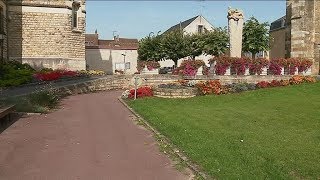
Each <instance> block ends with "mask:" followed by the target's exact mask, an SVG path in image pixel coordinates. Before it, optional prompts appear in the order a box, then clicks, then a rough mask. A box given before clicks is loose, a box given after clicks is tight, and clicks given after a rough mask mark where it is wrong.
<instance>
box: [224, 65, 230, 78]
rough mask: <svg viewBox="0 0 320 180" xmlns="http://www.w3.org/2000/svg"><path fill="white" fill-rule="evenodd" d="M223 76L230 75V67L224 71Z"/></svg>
mask: <svg viewBox="0 0 320 180" xmlns="http://www.w3.org/2000/svg"><path fill="white" fill-rule="evenodd" d="M224 75H225V76H230V75H231V69H230V67H228V69H227V71H226V73H225V74H224Z"/></svg>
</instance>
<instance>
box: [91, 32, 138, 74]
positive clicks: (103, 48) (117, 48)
mask: <svg viewBox="0 0 320 180" xmlns="http://www.w3.org/2000/svg"><path fill="white" fill-rule="evenodd" d="M85 44H86V63H87V69H89V70H102V71H104V72H106V73H107V74H114V73H115V72H116V71H117V72H124V73H125V74H133V73H135V72H136V71H137V68H136V67H137V60H138V51H137V50H138V47H139V42H138V39H128V38H120V37H119V36H115V37H114V39H112V40H103V39H99V34H98V33H97V32H96V33H94V34H86V38H85Z"/></svg>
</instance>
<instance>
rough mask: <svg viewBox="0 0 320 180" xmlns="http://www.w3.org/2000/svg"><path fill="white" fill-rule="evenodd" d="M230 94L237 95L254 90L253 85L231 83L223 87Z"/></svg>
mask: <svg viewBox="0 0 320 180" xmlns="http://www.w3.org/2000/svg"><path fill="white" fill-rule="evenodd" d="M225 87H226V88H227V89H228V91H229V92H230V93H239V92H242V91H248V90H254V89H256V87H255V84H253V85H252V84H248V83H232V84H228V85H225Z"/></svg>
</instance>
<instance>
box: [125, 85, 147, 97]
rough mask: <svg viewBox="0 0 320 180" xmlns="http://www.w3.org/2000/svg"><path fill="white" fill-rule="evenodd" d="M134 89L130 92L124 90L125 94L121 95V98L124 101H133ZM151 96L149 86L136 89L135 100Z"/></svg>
mask: <svg viewBox="0 0 320 180" xmlns="http://www.w3.org/2000/svg"><path fill="white" fill-rule="evenodd" d="M134 92H135V90H134V89H131V90H126V91H125V92H123V93H122V98H124V99H127V98H129V99H133V98H134ZM150 96H153V91H152V89H151V87H149V86H144V87H139V88H138V89H137V98H142V97H150Z"/></svg>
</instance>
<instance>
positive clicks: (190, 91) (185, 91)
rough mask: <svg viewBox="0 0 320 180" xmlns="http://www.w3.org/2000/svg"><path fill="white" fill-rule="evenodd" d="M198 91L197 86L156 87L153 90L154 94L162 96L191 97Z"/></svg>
mask: <svg viewBox="0 0 320 180" xmlns="http://www.w3.org/2000/svg"><path fill="white" fill-rule="evenodd" d="M197 93H198V91H197V89H196V88H180V89H170V88H159V87H156V88H154V90H153V94H154V96H156V97H162V98H190V97H194V96H196V95H197Z"/></svg>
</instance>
